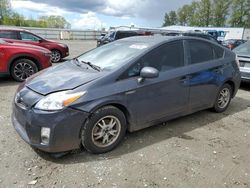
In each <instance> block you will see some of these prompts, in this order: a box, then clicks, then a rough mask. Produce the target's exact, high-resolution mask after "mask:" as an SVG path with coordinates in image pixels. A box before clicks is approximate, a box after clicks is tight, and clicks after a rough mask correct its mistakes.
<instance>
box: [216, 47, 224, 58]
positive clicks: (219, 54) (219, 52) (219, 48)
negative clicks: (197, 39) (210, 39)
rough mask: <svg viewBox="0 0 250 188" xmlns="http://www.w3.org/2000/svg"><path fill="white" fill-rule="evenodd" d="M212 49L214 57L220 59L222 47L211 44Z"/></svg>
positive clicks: (222, 51) (222, 54)
mask: <svg viewBox="0 0 250 188" xmlns="http://www.w3.org/2000/svg"><path fill="white" fill-rule="evenodd" d="M213 50H214V58H215V59H220V58H222V57H223V56H224V49H223V48H221V47H219V46H215V45H214V46H213Z"/></svg>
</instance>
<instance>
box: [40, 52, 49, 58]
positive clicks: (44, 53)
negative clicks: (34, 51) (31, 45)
mask: <svg viewBox="0 0 250 188" xmlns="http://www.w3.org/2000/svg"><path fill="white" fill-rule="evenodd" d="M42 54H43V55H44V56H47V57H50V56H51V53H50V52H42Z"/></svg>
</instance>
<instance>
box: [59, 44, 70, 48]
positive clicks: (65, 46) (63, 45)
mask: <svg viewBox="0 0 250 188" xmlns="http://www.w3.org/2000/svg"><path fill="white" fill-rule="evenodd" d="M58 45H59V46H61V47H63V48H68V46H67V45H66V44H58Z"/></svg>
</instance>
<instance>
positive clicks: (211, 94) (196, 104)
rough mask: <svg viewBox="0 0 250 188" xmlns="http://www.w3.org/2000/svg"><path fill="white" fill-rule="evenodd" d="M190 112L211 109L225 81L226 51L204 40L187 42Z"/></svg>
mask: <svg viewBox="0 0 250 188" xmlns="http://www.w3.org/2000/svg"><path fill="white" fill-rule="evenodd" d="M185 46H186V49H187V53H188V69H187V73H188V77H189V80H188V84H189V86H190V94H189V110H190V111H197V110H200V109H205V108H208V107H211V105H213V103H214V101H215V97H216V95H217V90H218V87H219V86H220V84H221V82H222V81H223V79H224V78H223V68H224V66H225V62H224V59H223V56H224V49H223V48H221V47H219V46H217V45H213V44H211V43H210V42H206V41H202V40H186V42H185Z"/></svg>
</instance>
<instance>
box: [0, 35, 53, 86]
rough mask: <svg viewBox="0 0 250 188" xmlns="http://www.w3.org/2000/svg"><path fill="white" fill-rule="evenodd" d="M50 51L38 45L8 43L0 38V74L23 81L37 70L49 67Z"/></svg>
mask: <svg viewBox="0 0 250 188" xmlns="http://www.w3.org/2000/svg"><path fill="white" fill-rule="evenodd" d="M50 57H51V52H50V51H49V50H48V49H46V48H42V47H39V46H33V45H27V44H17V43H9V42H6V41H4V40H2V39H0V60H1V61H0V75H6V74H7V75H11V76H12V77H13V78H14V79H15V80H16V81H20V82H21V81H24V80H25V79H26V78H28V77H29V76H31V75H32V74H34V73H36V72H37V71H39V70H42V69H45V68H47V67H50V66H51V65H52V64H51V62H50Z"/></svg>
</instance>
